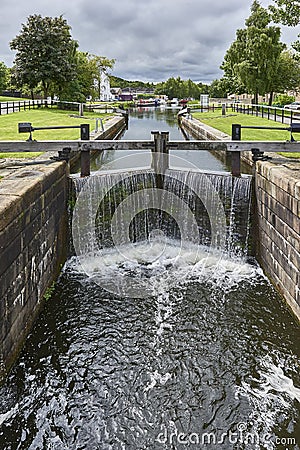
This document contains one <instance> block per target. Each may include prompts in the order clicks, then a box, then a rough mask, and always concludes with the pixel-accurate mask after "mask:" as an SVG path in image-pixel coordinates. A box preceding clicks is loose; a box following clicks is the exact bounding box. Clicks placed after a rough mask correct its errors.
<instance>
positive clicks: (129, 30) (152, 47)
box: [0, 0, 299, 83]
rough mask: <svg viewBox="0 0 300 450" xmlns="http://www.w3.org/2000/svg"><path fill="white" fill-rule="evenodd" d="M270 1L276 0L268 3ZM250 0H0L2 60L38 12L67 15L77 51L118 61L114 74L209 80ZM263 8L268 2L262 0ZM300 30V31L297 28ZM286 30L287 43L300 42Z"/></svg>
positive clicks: (11, 57)
mask: <svg viewBox="0 0 300 450" xmlns="http://www.w3.org/2000/svg"><path fill="white" fill-rule="evenodd" d="M270 1H271V0H270ZM251 3H252V0H214V1H212V0H69V1H68V0H30V1H24V0H1V17H0V61H3V62H4V63H5V64H6V65H7V66H9V67H10V66H11V65H12V63H13V60H14V52H12V51H11V50H10V48H9V42H10V41H11V40H12V39H13V38H14V37H15V36H16V35H17V34H19V32H20V30H21V25H22V23H25V22H26V20H27V17H28V16H29V15H32V14H41V15H42V16H51V17H55V16H59V15H63V16H64V18H65V19H66V20H67V22H68V24H69V25H71V27H72V36H73V38H74V39H76V40H77V41H78V43H79V50H81V51H88V52H89V53H93V54H96V55H100V56H106V57H108V58H115V60H116V64H115V67H114V69H113V72H112V74H113V75H115V76H119V77H121V78H125V79H128V80H142V81H154V82H156V81H164V80H166V79H168V78H169V77H171V76H178V75H179V76H180V77H181V78H183V79H188V78H191V79H192V80H193V81H195V82H199V81H202V82H205V83H209V82H211V81H212V80H213V79H216V78H220V77H221V76H222V71H221V70H220V69H219V66H220V64H221V63H222V60H223V56H224V54H225V52H226V50H227V49H228V47H229V46H230V43H231V42H232V41H233V40H234V39H235V32H236V30H237V29H238V28H243V27H244V24H245V19H246V18H247V17H248V16H249V14H250V6H251ZM261 3H262V4H263V5H266V4H268V0H262V2H261ZM298 32H299V30H298ZM296 35H297V31H296V29H288V28H286V27H285V28H284V29H283V34H282V40H283V41H284V42H286V43H288V44H289V43H290V42H292V41H294V40H296Z"/></svg>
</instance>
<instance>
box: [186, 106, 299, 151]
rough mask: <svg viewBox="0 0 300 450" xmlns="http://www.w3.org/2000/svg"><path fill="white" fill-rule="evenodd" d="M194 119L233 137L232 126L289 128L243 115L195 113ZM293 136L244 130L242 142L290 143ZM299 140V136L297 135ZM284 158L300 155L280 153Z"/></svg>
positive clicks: (278, 131)
mask: <svg viewBox="0 0 300 450" xmlns="http://www.w3.org/2000/svg"><path fill="white" fill-rule="evenodd" d="M192 115H193V117H194V118H195V119H198V120H200V121H201V122H203V123H205V124H207V125H209V126H211V127H213V128H216V129H217V130H220V131H222V132H223V133H226V134H229V136H231V126H232V124H234V123H235V124H241V125H242V126H243V125H248V126H253V125H257V126H267V127H283V128H284V127H287V126H288V125H285V124H280V123H279V122H274V121H272V120H268V119H262V118H260V117H256V116H248V115H245V114H241V113H228V114H227V116H222V115H221V114H220V111H218V112H211V111H210V112H206V113H200V112H193V113H192ZM290 137H291V134H290V132H289V131H284V130H283V131H281V130H273V131H272V130H252V129H242V140H245V141H288V140H290ZM295 138H296V139H297V135H295ZM280 154H281V155H283V156H286V157H290V158H300V153H284V152H283V153H280Z"/></svg>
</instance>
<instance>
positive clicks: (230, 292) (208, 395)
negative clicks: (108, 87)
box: [0, 119, 300, 450]
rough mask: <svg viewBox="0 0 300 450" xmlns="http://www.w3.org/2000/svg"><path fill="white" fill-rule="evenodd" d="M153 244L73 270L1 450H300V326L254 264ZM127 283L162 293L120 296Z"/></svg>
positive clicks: (17, 375) (11, 398)
mask: <svg viewBox="0 0 300 450" xmlns="http://www.w3.org/2000/svg"><path fill="white" fill-rule="evenodd" d="M138 120H140V119H138ZM165 126H166V123H164V124H163V127H164V128H165ZM151 127H152V124H151ZM155 128H156V129H157V127H155ZM212 169H215V168H214V167H213V168H212ZM215 170H216V169H215ZM239 186H240V185H239ZM229 207H230V205H229ZM150 244H151V245H150ZM150 244H149V242H147V241H142V242H140V241H137V242H136V243H135V245H129V244H128V245H124V246H123V247H122V252H123V255H122V256H123V257H124V258H125V259H126V261H125V262H122V263H120V253H119V252H118V251H115V250H114V249H110V250H109V252H108V253H107V254H105V255H104V256H105V258H103V255H102V256H101V255H100V257H99V256H97V255H87V261H86V263H87V264H88V265H89V267H90V270H91V273H90V274H89V275H88V274H87V273H86V271H85V270H83V268H82V266H81V265H80V262H79V260H78V258H77V257H76V256H73V257H71V258H70V259H69V261H68V262H67V264H66V266H65V267H64V270H63V272H62V274H61V276H60V278H59V280H58V283H57V285H56V288H55V292H54V293H53V295H52V297H51V298H50V299H49V300H48V301H47V303H46V305H45V308H44V310H43V312H42V313H41V315H40V318H39V320H38V321H37V323H36V325H35V327H34V329H33V330H32V333H31V334H30V336H29V338H28V339H27V341H26V344H25V346H24V349H23V351H22V353H21V355H20V357H19V359H18V361H17V362H16V364H15V365H14V367H13V369H12V371H11V372H10V374H9V375H8V377H7V379H6V381H5V382H4V384H3V385H2V386H1V388H0V448H1V449H7V450H8V449H55V450H56V449H59V450H60V449H72V450H73V449H101V450H108V449H109V450H119V449H120V450H121V449H126V450H127V449H128V450H148V449H149V450H167V449H179V450H182V449H188V448H192V449H218V450H223V449H226V450H227V449H228V450H229V449H247V450H253V449H258V450H260V449H279V450H281V449H282V450H284V449H299V412H300V407H299V401H300V374H299V362H300V338H299V325H298V324H297V323H296V321H295V320H294V318H293V317H292V316H291V315H290V313H289V311H288V310H287V309H286V307H285V306H284V304H283V302H282V300H281V299H280V298H279V296H278V295H277V294H276V292H275V291H274V289H273V288H272V286H271V285H270V284H269V282H268V281H267V280H266V279H265V277H264V276H263V274H262V271H261V269H260V268H259V267H258V266H257V264H256V262H255V261H254V260H253V259H251V258H249V257H247V256H245V255H244V256H243V255H239V256H238V255H234V254H232V253H231V254H230V255H229V254H226V252H225V253H223V254H221V255H220V253H219V252H218V251H214V250H212V249H210V252H208V250H207V248H206V247H205V246H200V247H199V246H196V245H195V244H191V245H190V246H185V247H182V248H181V249H180V252H179V253H178V245H179V244H178V239H172V238H171V237H169V238H168V239H167V240H165V241H163V242H162V241H161V240H160V236H158V237H157V239H155V236H154V237H153V238H152V241H151V242H150ZM119 250H120V249H119ZM152 255H154V256H153V257H152ZM157 255H159V256H157ZM208 255H209V257H208ZM103 259H105V260H106V266H105V267H104V264H103ZM104 270H106V272H105V273H106V277H107V278H108V279H107V284H108V285H109V286H110V289H109V290H108V291H107V290H105V289H104V288H103V286H102V285H101V282H100V283H99V278H97V277H95V276H94V275H93V274H97V275H99V274H101V271H104ZM130 274H131V275H132V279H133V280H134V278H135V277H137V276H138V277H139V279H141V280H145V282H147V286H148V288H153V290H152V293H151V294H147V292H146V291H145V293H144V295H141V296H140V297H137V296H130V295H126V296H118V295H115V294H114V293H113V291H114V290H113V287H114V285H115V284H116V283H117V280H118V279H120V278H122V277H128V275H129V277H130ZM133 284H134V283H133Z"/></svg>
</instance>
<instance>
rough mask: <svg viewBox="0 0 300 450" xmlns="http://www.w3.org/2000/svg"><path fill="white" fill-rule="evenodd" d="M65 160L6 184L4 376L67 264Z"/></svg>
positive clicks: (1, 302) (2, 227) (0, 322)
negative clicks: (59, 273) (45, 297)
mask: <svg viewBox="0 0 300 450" xmlns="http://www.w3.org/2000/svg"><path fill="white" fill-rule="evenodd" d="M66 214H67V170H66V163H65V162H52V163H50V164H46V163H45V164H43V165H35V166H30V168H24V169H19V170H17V171H15V172H14V173H12V174H11V175H9V176H7V177H4V178H3V179H2V180H0V255H1V258H0V280H1V283H0V375H2V376H3V375H5V373H6V372H7V370H8V369H9V368H10V366H11V364H12V363H13V361H14V359H15V357H16V355H17V353H18V351H19V350H20V348H21V345H22V343H23V342H24V339H25V338H26V336H27V334H28V331H29V329H30V327H31V325H32V323H33V321H34V319H35V317H36V316H37V314H38V311H39V309H40V306H41V304H42V301H43V295H44V294H45V292H46V289H47V288H48V287H49V286H50V285H51V283H52V281H53V280H54V279H55V277H56V276H57V274H58V272H59V269H60V267H61V264H62V263H63V262H64V260H65V251H66V245H65V243H66V232H67V217H66Z"/></svg>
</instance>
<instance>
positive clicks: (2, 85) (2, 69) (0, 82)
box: [0, 61, 9, 92]
mask: <svg viewBox="0 0 300 450" xmlns="http://www.w3.org/2000/svg"><path fill="white" fill-rule="evenodd" d="M8 78H9V69H8V67H6V65H5V64H4V63H3V62H1V61H0V92H1V91H3V90H4V89H6V87H7V83H8Z"/></svg>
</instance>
